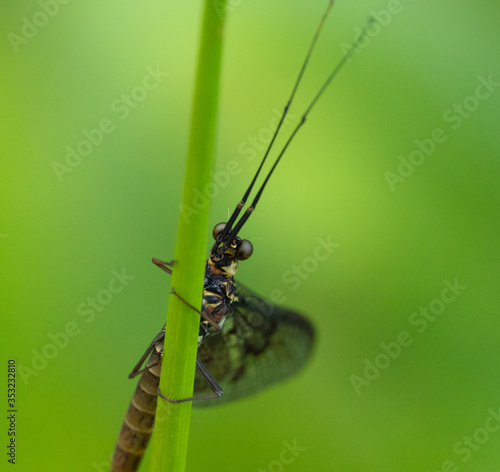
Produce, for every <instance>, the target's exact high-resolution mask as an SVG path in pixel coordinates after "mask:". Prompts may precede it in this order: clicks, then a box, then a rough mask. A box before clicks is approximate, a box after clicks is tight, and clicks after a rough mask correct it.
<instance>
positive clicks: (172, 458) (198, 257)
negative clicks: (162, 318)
mask: <svg viewBox="0 0 500 472" xmlns="http://www.w3.org/2000/svg"><path fill="white" fill-rule="evenodd" d="M219 10H221V9H218V10H216V9H215V8H214V2H213V0H205V4H204V14H203V25H202V33H201V41H200V51H199V57H198V65H197V75H196V84H195V93H194V101H193V109H192V118H191V130H190V136H189V145H188V154H187V166H186V176H185V181H184V190H183V195H182V204H181V205H182V206H181V216H180V219H179V227H178V232H177V243H176V251H175V261H176V262H175V265H174V267H173V275H172V287H174V288H175V290H176V292H177V293H178V294H179V295H181V296H182V297H183V298H184V299H185V300H186V301H188V302H189V303H191V304H192V305H193V306H195V307H201V297H202V294H203V277H204V269H205V259H206V241H207V239H206V235H207V230H208V217H209V205H208V204H207V205H206V207H205V208H197V207H196V210H195V211H194V212H192V211H191V210H190V209H194V208H195V206H194V203H193V197H194V195H196V193H195V192H194V190H195V189H196V190H197V191H199V192H202V193H205V192H203V190H204V189H205V188H207V185H208V184H209V182H210V171H211V170H212V164H213V154H214V147H215V130H216V121H217V120H216V111H217V101H218V92H219V75H220V63H221V53H222V31H223V22H224V18H223V12H221V11H219ZM167 319H168V322H167V328H166V333H165V350H164V355H163V361H162V369H161V379H160V388H161V391H162V393H163V394H164V395H166V396H167V397H169V398H172V399H179V398H188V397H191V396H192V395H193V385H194V370H195V363H196V351H197V339H198V328H199V319H200V318H199V316H198V315H197V314H196V313H195V312H194V311H193V310H192V309H190V308H189V307H188V306H186V304H184V303H182V301H181V300H179V299H178V298H177V297H176V296H174V295H171V296H170V299H169V306H168V313H167ZM190 418H191V402H184V403H177V404H173V403H169V402H167V401H165V400H163V399H161V398H159V399H158V406H157V412H156V422H155V431H154V434H153V439H152V442H153V444H152V451H151V454H152V468H151V470H152V471H155V472H160V471H162V472H166V471H168V472H181V471H184V469H185V464H186V456H187V446H188V435H189V423H190Z"/></svg>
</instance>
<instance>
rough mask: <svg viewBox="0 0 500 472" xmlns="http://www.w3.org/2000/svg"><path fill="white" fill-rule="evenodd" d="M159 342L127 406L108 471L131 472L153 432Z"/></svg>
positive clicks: (160, 353)
mask: <svg viewBox="0 0 500 472" xmlns="http://www.w3.org/2000/svg"><path fill="white" fill-rule="evenodd" d="M162 351H163V342H162V343H160V344H158V345H157V346H156V347H155V349H154V350H153V352H152V354H151V356H150V358H149V360H148V363H147V366H146V370H145V371H144V372H143V374H142V375H141V377H140V379H139V382H138V384H137V388H136V389H135V392H134V395H133V396H132V400H131V401H130V405H129V407H128V411H127V414H126V415H125V420H124V422H123V425H122V429H121V431H120V435H119V437H118V441H117V443H116V447H115V452H114V454H113V459H112V461H111V472H134V471H136V470H137V469H138V467H139V464H140V463H141V460H142V456H143V455H144V451H145V450H146V446H147V445H148V442H149V438H150V437H151V433H152V432H153V427H154V421H155V414H156V402H157V399H158V386H159V384H160V370H161V357H162Z"/></svg>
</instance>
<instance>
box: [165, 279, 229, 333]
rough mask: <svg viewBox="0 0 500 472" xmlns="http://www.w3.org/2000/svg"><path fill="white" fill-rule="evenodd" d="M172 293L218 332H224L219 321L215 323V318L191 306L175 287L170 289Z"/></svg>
mask: <svg viewBox="0 0 500 472" xmlns="http://www.w3.org/2000/svg"><path fill="white" fill-rule="evenodd" d="M170 293H172V294H173V295H175V296H176V297H177V298H178V299H179V300H180V301H181V302H182V303H184V304H185V305H187V306H188V307H189V308H191V309H192V310H194V311H196V313H198V314H199V315H200V316H201V317H202V318H203V319H204V320H205V321H207V322H208V323H210V325H212V326H213V327H214V328H215V329H216V330H217V331H222V329H221V327H220V326H219V324H218V323H217V321H215V319H214V318H213V316H210V315H208V314H207V313H203V311H200V310H198V309H197V308H195V307H194V306H193V305H191V303H189V302H187V301H186V300H184V298H182V297H181V296H180V295H179V294H178V293H177V292H176V291H175V288H174V287H172V288H171V289H170Z"/></svg>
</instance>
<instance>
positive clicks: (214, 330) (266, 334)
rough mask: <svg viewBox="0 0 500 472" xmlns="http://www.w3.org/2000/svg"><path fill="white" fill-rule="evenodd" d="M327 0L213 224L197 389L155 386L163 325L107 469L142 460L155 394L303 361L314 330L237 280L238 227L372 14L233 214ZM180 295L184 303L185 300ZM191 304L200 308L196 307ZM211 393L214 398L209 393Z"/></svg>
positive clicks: (128, 468) (255, 385) (217, 392)
mask: <svg viewBox="0 0 500 472" xmlns="http://www.w3.org/2000/svg"><path fill="white" fill-rule="evenodd" d="M332 5H333V2H332V1H331V0H330V2H329V5H328V7H327V9H326V12H325V14H324V15H323V18H322V19H321V22H320V24H319V26H318V29H317V31H316V34H315V35H314V38H313V41H312V44H311V46H310V48H309V51H308V53H307V55H306V59H305V61H304V63H303V65H302V68H301V70H300V73H299V76H298V78H297V80H296V82H295V85H294V88H293V90H292V94H291V96H290V98H289V100H288V103H287V105H286V106H285V109H284V111H283V115H282V117H281V120H280V122H279V123H278V126H277V128H276V130H275V133H274V136H273V138H272V140H271V142H270V144H269V147H268V148H267V151H266V153H265V155H264V158H263V159H262V162H261V164H260V166H259V168H258V170H257V172H256V174H255V176H254V178H253V179H252V182H251V183H250V186H249V187H248V189H247V190H246V192H245V194H244V196H243V198H242V200H241V201H240V202H239V203H238V205H237V206H236V209H235V210H234V212H233V213H232V215H231V217H230V218H229V221H228V222H227V223H219V224H218V225H216V226H215V228H214V231H213V236H214V239H215V243H214V245H213V247H212V249H211V251H210V255H209V258H208V260H207V263H206V268H205V282H204V290H203V299H202V303H201V311H199V312H198V313H199V314H200V315H201V317H202V319H201V321H200V330H199V337H198V355H197V360H196V376H195V386H194V395H195V397H191V398H188V399H181V400H171V399H168V398H166V397H164V396H163V395H162V394H161V393H160V392H159V389H158V386H159V380H160V372H161V361H162V356H163V339H164V334H165V327H164V328H163V329H162V330H161V331H160V333H158V335H157V336H156V337H155V339H154V340H153V342H152V343H151V345H150V346H149V348H148V349H147V350H146V352H145V353H144V355H143V356H142V358H141V359H140V361H139V363H138V364H137V365H136V367H135V368H134V369H133V371H132V373H131V374H130V375H129V377H135V376H137V375H139V374H142V375H141V378H140V380H139V383H138V385H137V389H136V391H135V393H134V395H133V397H132V401H131V402H130V406H129V409H128V411H127V415H126V417H125V421H124V423H123V426H122V429H121V432H120V437H119V438H118V443H117V445H116V449H115V454H114V456H113V462H112V468H111V471H112V472H134V471H135V470H137V468H138V467H139V463H140V461H141V459H142V456H143V454H144V451H145V449H146V446H147V443H148V441H149V438H150V436H151V433H152V430H153V425H154V421H155V413H156V403H157V399H158V395H160V396H161V397H163V398H165V399H166V400H168V401H173V402H179V401H191V400H204V401H201V402H198V401H197V402H195V403H194V405H196V406H200V405H201V406H212V405H217V404H221V403H224V402H226V401H231V400H234V399H236V398H240V397H243V396H246V395H249V394H252V393H255V392H257V391H258V390H260V389H262V388H264V387H266V386H268V385H271V384H273V383H276V382H279V381H280V380H282V379H285V378H287V377H289V376H290V375H292V374H294V373H296V372H297V371H298V370H299V369H300V368H301V367H302V366H303V365H304V364H305V362H306V361H307V359H308V358H309V356H310V354H311V351H312V346H313V339H314V330H313V327H312V325H311V323H310V322H309V321H308V320H307V319H306V318H304V317H303V316H301V315H299V314H297V313H294V312H292V311H289V310H286V309H283V308H280V307H277V306H275V305H274V304H272V303H270V302H269V301H265V300H263V299H262V298H261V297H259V296H258V295H256V294H255V293H254V292H252V291H251V290H249V289H248V288H246V287H245V286H243V285H241V284H240V283H238V282H236V281H235V280H234V276H235V274H236V271H237V268H238V261H239V260H245V259H247V258H248V257H250V255H251V254H252V250H253V249H252V245H251V244H250V243H249V242H248V241H246V240H242V239H240V238H239V237H238V234H239V232H240V230H241V229H242V227H243V225H244V224H245V222H246V221H247V220H248V218H249V217H250V215H251V214H252V213H253V211H254V210H255V207H256V205H257V203H258V201H259V199H260V197H261V195H262V192H263V190H264V188H265V186H266V184H267V182H268V181H269V178H270V177H271V174H272V173H273V171H274V169H275V168H276V166H277V164H278V163H279V161H280V159H281V157H282V156H283V154H284V152H285V150H286V149H287V147H288V145H289V144H290V142H291V141H292V139H293V138H294V136H295V135H296V133H297V131H298V130H299V129H300V127H301V126H302V125H303V124H304V123H305V121H306V117H307V116H308V114H309V112H310V111H311V109H312V108H313V107H314V105H315V104H316V102H317V101H318V99H319V97H320V96H321V95H322V94H323V92H324V91H325V89H326V88H327V87H328V85H329V84H330V82H331V81H332V80H333V78H334V77H335V76H336V75H337V74H338V72H339V71H340V69H341V68H342V67H343V66H344V65H345V64H346V63H347V62H348V60H349V59H350V57H351V56H352V55H353V53H354V52H355V50H356V48H357V46H358V44H359V43H360V41H362V39H363V38H364V36H365V34H366V32H367V30H368V28H369V26H370V22H368V23H367V25H366V26H365V30H364V32H363V33H362V34H361V35H360V37H359V38H358V39H357V40H356V41H355V42H354V44H353V45H352V47H351V48H350V49H349V50H348V52H347V53H346V54H345V55H344V57H343V58H342V60H341V61H340V62H339V64H338V65H337V66H336V67H335V68H334V69H333V71H332V72H331V73H330V75H329V76H328V78H327V79H326V80H325V82H324V83H323V85H322V87H321V88H320V89H319V91H318V92H317V94H316V95H315V96H314V98H313V100H312V101H311V103H310V104H309V106H308V108H307V109H306V111H305V113H304V114H303V115H302V118H301V119H300V121H299V123H298V124H297V126H296V127H295V129H294V130H293V132H292V134H291V136H290V137H289V138H288V140H287V141H286V143H285V145H284V146H283V148H282V150H281V151H280V153H279V155H278V156H277V158H276V160H275V162H274V164H273V166H272V168H271V170H270V171H269V173H268V174H267V177H266V178H265V180H264V183H263V184H262V185H261V187H260V189H259V190H258V192H257V194H256V196H255V198H254V200H253V202H252V204H251V205H250V206H249V207H248V208H247V209H246V210H245V212H244V214H243V215H242V216H241V218H240V219H239V220H238V221H236V220H237V218H238V216H239V214H240V212H241V210H242V209H243V208H244V206H245V204H246V201H247V199H248V197H249V195H250V193H251V191H252V189H253V187H254V184H255V182H256V180H257V178H258V176H259V173H260V171H261V169H262V167H263V165H264V163H265V161H266V158H267V155H268V153H269V151H270V149H271V147H272V145H273V143H274V140H275V138H276V136H277V134H278V132H279V130H280V129H281V126H282V124H283V121H284V119H285V117H286V115H287V113H288V109H289V106H290V104H291V103H292V100H293V97H294V95H295V92H296V90H297V87H298V85H299V83H300V81H301V78H302V75H303V73H304V71H305V68H306V65H307V63H308V61H309V58H310V56H311V53H312V50H313V48H314V45H315V43H316V40H317V38H318V35H319V32H320V31H321V28H322V26H323V23H324V21H325V19H326V17H327V15H328V13H329V11H330V9H331V7H332ZM153 262H154V263H155V264H156V265H158V266H159V267H160V268H161V269H163V270H165V271H166V272H168V273H172V271H171V269H169V268H168V267H167V266H168V265H170V264H168V263H164V262H162V261H159V260H158V259H153ZM173 293H175V294H176V295H177V296H178V297H179V298H181V300H183V299H182V297H181V295H182V294H177V293H176V292H175V291H174V292H173ZM183 301H184V303H186V304H188V303H187V302H186V301H185V300H183ZM188 305H189V304H188ZM189 306H191V308H193V310H195V311H198V310H197V308H196V307H193V306H192V305H189ZM148 356H150V357H149V360H147V358H148ZM146 360H147V363H146V367H145V368H143V369H142V370H141V366H142V364H143V362H144V361H146ZM219 383H220V385H219ZM221 386H222V387H223V390H224V396H222V397H221V395H222V388H221ZM216 397H217V399H215V400H213V399H214V398H216ZM219 397H220V398H219ZM209 399H211V400H209Z"/></svg>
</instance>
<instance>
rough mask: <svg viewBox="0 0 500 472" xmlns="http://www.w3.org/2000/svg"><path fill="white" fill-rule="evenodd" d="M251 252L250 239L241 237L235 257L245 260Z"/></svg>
mask: <svg viewBox="0 0 500 472" xmlns="http://www.w3.org/2000/svg"><path fill="white" fill-rule="evenodd" d="M252 253H253V245H252V243H251V242H250V241H248V240H246V239H242V240H241V243H240V245H239V246H238V249H237V251H236V259H238V260H239V261H245V260H247V259H248V258H249V257H250V256H251V255H252Z"/></svg>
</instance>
